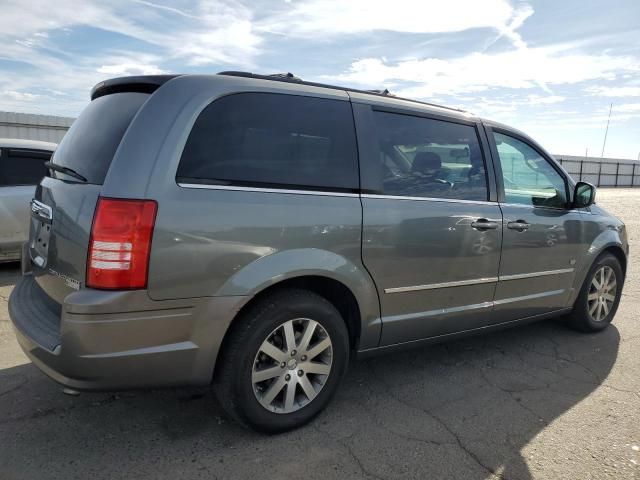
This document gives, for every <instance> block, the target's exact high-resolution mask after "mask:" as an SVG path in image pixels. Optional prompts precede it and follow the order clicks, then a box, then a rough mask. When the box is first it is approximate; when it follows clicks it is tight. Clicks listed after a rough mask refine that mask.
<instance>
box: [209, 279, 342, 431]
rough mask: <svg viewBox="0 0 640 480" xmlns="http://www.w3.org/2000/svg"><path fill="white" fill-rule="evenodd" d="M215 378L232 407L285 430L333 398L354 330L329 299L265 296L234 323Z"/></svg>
mask: <svg viewBox="0 0 640 480" xmlns="http://www.w3.org/2000/svg"><path fill="white" fill-rule="evenodd" d="M219 361H220V363H219V367H218V368H217V371H216V378H215V379H214V382H215V387H216V393H217V396H218V399H219V400H220V403H221V404H222V406H223V408H224V409H225V410H226V411H227V413H228V414H229V415H230V416H231V417H232V418H234V419H236V420H237V421H239V422H240V423H242V424H243V425H245V426H249V427H251V428H253V429H254V430H257V431H260V432H265V433H279V432H284V431H287V430H291V429H294V428H297V427H300V426H302V425H304V424H305V423H307V422H309V421H310V420H311V419H313V418H314V417H315V416H316V415H317V414H318V413H320V411H322V410H323V409H324V407H325V406H326V405H327V404H328V403H329V401H330V400H331V397H332V396H333V395H334V393H335V392H336V390H337V389H338V386H339V384H340V381H341V380H342V377H343V376H344V373H345V371H346V368H347V365H348V361H349V334H348V331H347V328H346V325H345V322H344V320H343V318H342V317H341V315H340V313H339V312H338V310H337V309H336V308H335V307H334V306H333V304H331V303H330V302H329V301H328V300H326V299H325V298H323V297H321V296H319V295H317V294H315V293H313V292H310V291H307V290H300V289H286V290H280V291H278V292H275V293H273V294H271V295H269V296H267V297H265V298H262V299H260V300H258V301H257V302H256V303H255V304H254V305H252V306H251V307H250V308H249V309H248V310H247V311H246V312H244V313H243V314H242V316H241V318H238V319H237V321H236V322H235V323H234V325H233V327H232V330H231V331H230V332H229V336H228V338H227V339H226V340H225V344H224V347H223V351H222V354H221V358H220V360H219Z"/></svg>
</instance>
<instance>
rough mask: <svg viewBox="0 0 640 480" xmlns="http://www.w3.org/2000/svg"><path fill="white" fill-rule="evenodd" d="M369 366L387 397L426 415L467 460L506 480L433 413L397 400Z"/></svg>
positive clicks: (399, 399) (389, 387)
mask: <svg viewBox="0 0 640 480" xmlns="http://www.w3.org/2000/svg"><path fill="white" fill-rule="evenodd" d="M368 366H369V370H370V371H371V374H372V375H373V376H374V377H375V378H376V379H377V380H378V381H379V382H380V383H382V384H383V385H384V386H385V392H386V394H387V395H388V396H390V397H391V398H393V399H394V400H396V401H397V402H399V403H401V404H403V405H405V406H407V407H409V408H413V409H416V410H420V411H422V412H424V413H425V414H427V415H428V416H430V417H431V418H433V419H434V420H435V421H436V422H437V423H438V424H439V425H441V426H442V428H444V429H445V430H446V431H447V432H448V433H449V434H450V435H451V436H452V437H453V439H454V440H455V444H454V445H457V446H458V447H459V448H460V450H462V451H463V452H464V453H465V454H466V455H467V456H468V457H469V458H471V459H472V460H473V461H474V462H475V463H476V464H477V465H478V466H479V467H480V468H482V469H483V470H484V471H486V472H487V473H489V474H490V475H493V476H495V477H498V478H500V479H502V480H508V479H507V478H506V477H505V476H504V474H503V473H502V472H500V471H497V470H495V469H493V468H492V467H490V466H488V465H485V464H484V463H483V462H482V460H480V458H479V457H478V455H477V454H476V453H474V452H473V451H472V450H471V449H470V448H469V447H467V446H466V445H465V444H464V442H463V441H462V439H461V438H460V436H459V435H458V434H457V433H456V432H455V431H454V430H453V429H452V428H451V427H449V425H448V424H447V423H446V422H445V421H444V420H443V419H441V418H440V417H438V416H437V415H436V414H434V413H433V412H431V411H429V410H426V409H424V408H420V407H416V406H414V405H410V404H408V403H407V402H405V401H404V400H402V399H401V398H399V397H398V396H397V395H394V394H393V393H391V392H392V391H393V389H392V388H391V386H390V385H388V384H387V383H386V382H385V381H384V379H382V378H381V377H380V376H379V375H378V374H377V373H376V372H375V370H374V369H373V367H372V366H371V365H370V364H368Z"/></svg>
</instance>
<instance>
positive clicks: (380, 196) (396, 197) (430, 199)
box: [361, 193, 498, 205]
mask: <svg viewBox="0 0 640 480" xmlns="http://www.w3.org/2000/svg"><path fill="white" fill-rule="evenodd" d="M361 196H362V198H369V199H372V200H376V199H381V200H419V201H428V202H445V203H466V204H471V205H498V202H489V201H487V200H463V199H457V198H437V197H405V196H401V195H383V194H377V193H363V194H362V195H361Z"/></svg>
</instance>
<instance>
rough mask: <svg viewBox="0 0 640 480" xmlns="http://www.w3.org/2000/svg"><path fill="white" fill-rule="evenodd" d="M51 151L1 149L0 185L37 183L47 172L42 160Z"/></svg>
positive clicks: (46, 157)
mask: <svg viewBox="0 0 640 480" xmlns="http://www.w3.org/2000/svg"><path fill="white" fill-rule="evenodd" d="M50 158H51V152H45V151H41V150H24V149H13V148H7V149H3V150H2V153H1V155H0V186H3V187H7V186H18V185H37V184H38V183H40V180H42V177H44V176H45V175H46V173H47V168H46V167H45V166H44V162H46V161H47V160H49V159H50Z"/></svg>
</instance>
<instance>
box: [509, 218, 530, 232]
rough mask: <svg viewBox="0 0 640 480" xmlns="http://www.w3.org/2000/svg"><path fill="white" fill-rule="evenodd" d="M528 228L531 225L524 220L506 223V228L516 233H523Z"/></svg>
mask: <svg viewBox="0 0 640 480" xmlns="http://www.w3.org/2000/svg"><path fill="white" fill-rule="evenodd" d="M530 226H531V225H530V224H528V223H527V222H525V221H524V220H516V221H515V222H509V223H507V228H510V229H511V230H517V231H518V232H524V231H525V230H527V229H528V228H529V227H530Z"/></svg>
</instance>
